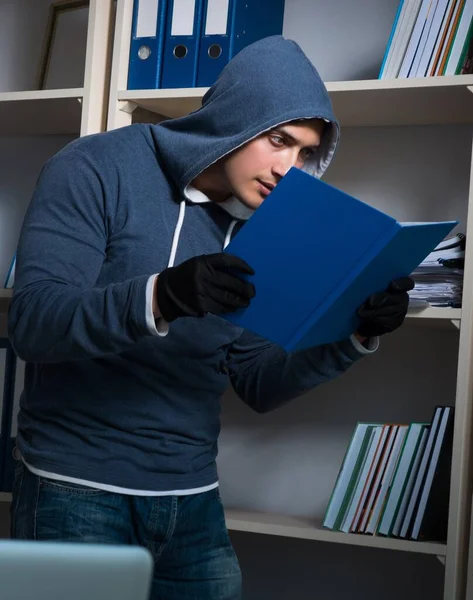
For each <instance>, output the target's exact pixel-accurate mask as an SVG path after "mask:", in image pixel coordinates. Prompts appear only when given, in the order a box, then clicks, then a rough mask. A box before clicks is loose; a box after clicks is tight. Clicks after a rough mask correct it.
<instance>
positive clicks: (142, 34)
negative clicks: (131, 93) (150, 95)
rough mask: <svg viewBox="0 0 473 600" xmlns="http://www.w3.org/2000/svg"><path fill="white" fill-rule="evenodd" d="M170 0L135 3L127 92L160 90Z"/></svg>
mask: <svg viewBox="0 0 473 600" xmlns="http://www.w3.org/2000/svg"><path fill="white" fill-rule="evenodd" d="M166 4H167V0H135V2H134V5H133V22H132V30H131V31H132V33H131V43H130V57H129V62H128V85H127V87H128V89H129V90H148V89H157V88H159V87H160V78H161V64H162V59H163V45H164V30H165V26H166Z"/></svg>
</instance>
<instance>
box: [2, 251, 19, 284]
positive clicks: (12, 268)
mask: <svg viewBox="0 0 473 600" xmlns="http://www.w3.org/2000/svg"><path fill="white" fill-rule="evenodd" d="M15 267H16V253H15V255H14V256H13V258H12V261H11V263H10V267H9V268H8V272H7V276H6V278H5V284H4V287H5V288H6V289H11V288H12V287H13V283H14V281H15Z"/></svg>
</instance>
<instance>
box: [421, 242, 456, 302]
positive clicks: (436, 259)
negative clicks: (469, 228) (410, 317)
mask: <svg viewBox="0 0 473 600" xmlns="http://www.w3.org/2000/svg"><path fill="white" fill-rule="evenodd" d="M464 262H465V236H464V235H463V234H461V233H458V234H456V235H455V236H453V237H450V238H447V239H445V240H444V241H442V242H441V243H440V244H439V245H438V246H437V247H436V248H435V250H434V251H433V252H431V253H430V254H429V255H428V256H427V258H426V259H425V260H424V261H423V262H422V263H421V264H420V265H419V266H418V267H417V269H415V271H414V272H413V273H412V278H413V279H414V281H415V288H414V289H413V290H412V291H411V292H409V296H410V299H411V302H410V305H411V307H416V306H421V305H423V304H424V303H429V304H430V305H431V306H446V307H453V308H460V307H461V300H462V292H463V271H464Z"/></svg>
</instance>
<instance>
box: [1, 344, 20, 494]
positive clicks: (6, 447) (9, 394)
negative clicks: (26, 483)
mask: <svg viewBox="0 0 473 600" xmlns="http://www.w3.org/2000/svg"><path fill="white" fill-rule="evenodd" d="M0 352H2V353H3V354H4V355H5V356H4V358H5V360H4V361H3V360H2V366H3V385H2V389H3V402H2V411H1V415H2V418H1V426H0V491H2V492H11V490H12V484H13V472H14V460H13V454H12V451H13V448H12V446H11V424H12V414H13V401H14V400H13V395H14V387H15V383H14V381H15V367H16V356H15V353H14V351H13V348H12V347H11V345H10V342H9V341H8V339H6V338H0Z"/></svg>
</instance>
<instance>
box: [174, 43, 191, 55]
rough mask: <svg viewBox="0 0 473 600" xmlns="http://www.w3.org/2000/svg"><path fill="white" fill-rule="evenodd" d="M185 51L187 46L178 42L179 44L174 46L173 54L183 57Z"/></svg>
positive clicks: (185, 53)
mask: <svg viewBox="0 0 473 600" xmlns="http://www.w3.org/2000/svg"><path fill="white" fill-rule="evenodd" d="M187 52H188V50H187V46H184V45H183V44H179V46H176V47H175V48H174V51H173V54H174V56H175V57H176V58H185V57H186V56H187Z"/></svg>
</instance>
